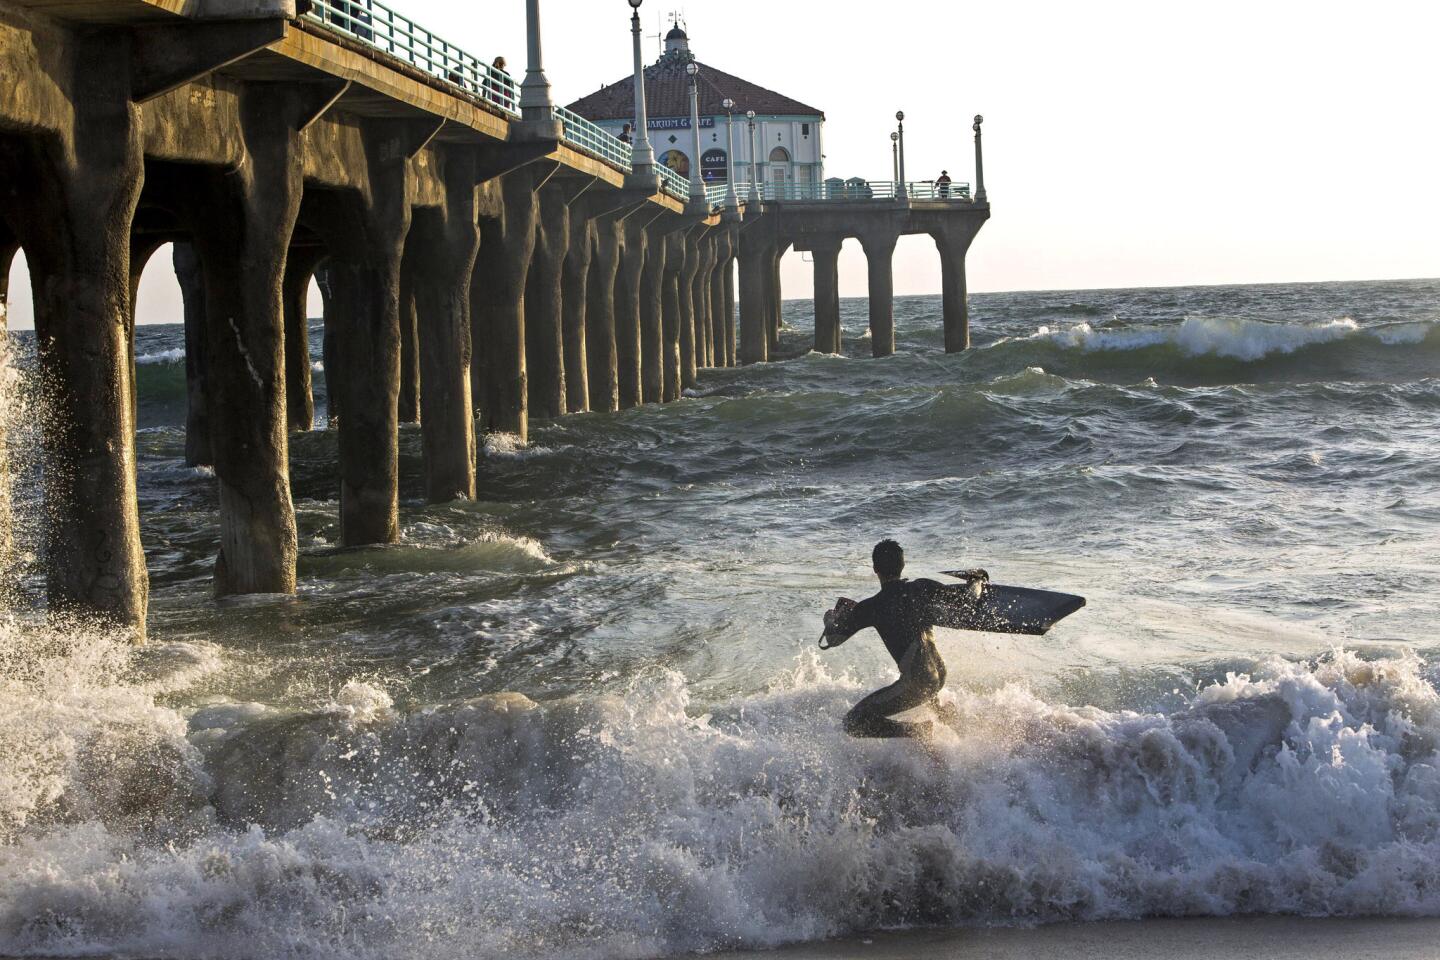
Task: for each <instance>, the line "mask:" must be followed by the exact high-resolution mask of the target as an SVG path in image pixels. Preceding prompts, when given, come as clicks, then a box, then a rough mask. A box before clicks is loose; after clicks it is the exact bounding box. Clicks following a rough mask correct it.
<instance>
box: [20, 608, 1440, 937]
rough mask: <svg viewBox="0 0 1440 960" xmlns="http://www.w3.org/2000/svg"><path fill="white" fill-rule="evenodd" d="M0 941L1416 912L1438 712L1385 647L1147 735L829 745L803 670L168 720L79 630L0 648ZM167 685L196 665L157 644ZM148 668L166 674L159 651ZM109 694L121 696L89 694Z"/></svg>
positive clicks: (1059, 710)
mask: <svg viewBox="0 0 1440 960" xmlns="http://www.w3.org/2000/svg"><path fill="white" fill-rule="evenodd" d="M0 643H3V644H4V648H3V654H0V655H3V657H4V660H5V666H6V668H7V669H6V670H5V671H4V672H3V674H0V676H3V678H4V679H3V680H0V685H3V686H0V692H3V694H4V695H3V697H0V704H4V709H5V711H6V713H7V716H5V717H4V721H5V722H4V723H0V758H3V760H4V761H5V762H4V763H3V764H0V770H3V771H4V774H3V775H0V800H3V804H0V809H3V811H4V815H3V819H0V839H3V843H0V873H3V874H4V875H5V876H6V877H7V881H6V883H5V884H3V885H0V950H3V951H6V952H9V953H13V954H20V955H25V954H30V955H39V954H54V953H78V952H85V951H94V950H105V951H119V952H127V953H143V954H145V955H156V956H161V955H177V956H178V955H196V954H202V955H205V956H216V957H249V956H256V955H268V956H286V957H299V956H304V957H337V958H338V957H386V956H395V955H397V953H404V954H405V955H408V956H414V957H437V958H440V957H453V956H458V955H463V956H487V957H488V956H497V957H498V956H535V957H562V956H563V957H578V956H596V957H598V956H631V957H642V956H653V955H663V954H671V953H677V952H680V951H686V950H697V949H713V948H719V947H725V946H768V945H774V944H779V943H782V942H787V941H795V940H805V939H813V938H817V937H825V936H834V935H844V934H846V933H850V932H853V931H857V930H865V929H873V928H875V927H880V926H891V925H913V924H935V923H939V924H952V925H953V924H981V923H984V924H996V923H998V924H1013V923H1034V922H1047V921H1058V920H1067V919H1083V920H1093V919H1102V918H1130V917H1144V916H1185V915H1191V914H1206V915H1217V914H1218V915H1224V914H1233V913H1298V914H1315V915H1355V914H1386V915H1435V914H1437V913H1440V866H1437V864H1440V756H1437V746H1440V695H1437V693H1436V690H1435V688H1434V686H1433V685H1432V683H1431V682H1430V680H1429V679H1428V677H1427V673H1426V670H1425V669H1424V667H1423V665H1422V664H1421V662H1420V661H1419V660H1418V659H1415V658H1413V657H1411V658H1406V659H1398V660H1388V661H1380V662H1366V661H1364V660H1362V659H1360V658H1359V657H1357V656H1356V655H1354V654H1352V653H1345V652H1339V653H1336V654H1333V655H1331V656H1328V657H1324V658H1321V659H1320V660H1318V661H1313V662H1309V663H1291V662H1285V661H1281V660H1272V661H1269V662H1265V663H1262V664H1259V665H1257V666H1255V667H1254V668H1253V669H1251V670H1250V671H1249V672H1247V673H1232V674H1230V675H1227V676H1225V677H1223V678H1217V679H1216V680H1214V681H1213V682H1211V683H1209V684H1208V685H1205V686H1203V687H1202V688H1201V689H1199V691H1198V692H1197V693H1196V694H1195V695H1194V696H1193V697H1191V698H1190V702H1189V703H1188V705H1186V706H1184V707H1183V708H1181V709H1176V710H1171V711H1169V712H1159V711H1133V712H1132V711H1114V712H1111V711H1106V710H1101V709H1098V708H1076V707H1071V706H1067V705H1063V704H1059V703H1054V702H1049V701H1047V700H1046V699H1044V698H1043V697H1042V696H1040V695H1039V694H1038V693H1037V692H1035V691H1034V690H1031V689H1029V688H1026V687H1023V686H1008V687H1005V688H1003V689H999V690H997V691H994V692H990V693H974V692H968V691H955V694H954V697H955V707H956V711H957V714H958V717H959V721H958V724H957V726H956V728H955V731H954V732H948V731H947V732H944V733H943V734H942V737H941V738H940V739H939V740H938V742H936V743H935V744H933V745H932V746H931V747H930V748H928V749H926V748H922V747H921V746H919V745H916V744H909V743H883V742H874V743H856V742H854V741H850V740H848V739H846V738H845V737H844V736H843V735H842V734H841V733H840V731H839V730H838V728H837V724H836V720H837V718H838V717H839V716H840V715H841V713H842V712H843V711H844V710H845V709H846V707H847V706H848V705H849V704H850V703H851V702H852V701H853V700H854V699H856V697H857V696H859V694H860V693H861V692H862V690H861V687H860V686H859V685H858V684H857V683H855V682H854V681H851V680H848V679H845V678H837V677H834V676H831V675H829V674H827V673H825V672H824V671H823V670H822V669H820V668H819V667H818V666H816V665H815V664H814V663H813V662H809V661H802V662H801V663H799V664H797V667H796V669H795V671H794V673H793V674H791V675H789V676H788V677H785V678H783V679H782V680H780V681H777V682H776V683H775V684H774V685H773V687H772V689H771V690H770V691H769V692H767V693H763V694H757V695H750V696H746V697H743V698H741V699H738V700H733V701H728V702H718V703H713V704H705V705H701V704H696V703H693V702H692V701H691V699H690V695H689V694H687V692H686V685H685V683H684V681H683V679H682V678H681V677H679V676H678V675H676V674H674V673H671V672H668V671H664V670H660V669H655V670H651V671H648V672H646V673H644V674H642V675H641V676H638V677H636V678H635V679H634V680H633V681H632V683H631V685H630V687H629V688H628V690H627V691H626V692H625V693H624V694H623V695H617V696H612V697H573V698H567V699H561V700H557V701H553V702H549V703H543V704H541V703H535V702H532V701H531V700H529V699H527V698H525V697H523V696H521V695H519V694H500V695H493V696H485V697H479V698H475V699H471V700H465V701H460V702H451V703H445V704H434V705H430V706H427V707H424V708H423V709H415V710H407V709H401V708H398V707H397V706H396V704H395V703H394V701H393V700H392V697H391V695H390V693H389V692H388V691H387V690H386V689H385V688H384V687H383V686H382V685H377V684H374V683H368V682H364V681H352V682H351V683H349V684H347V685H346V686H345V687H343V688H342V689H340V690H338V691H337V692H336V693H335V694H334V695H333V697H332V698H331V700H330V702H328V703H326V704H324V705H322V706H320V707H319V708H317V709H311V710H305V711H295V710H285V709H280V708H276V707H272V706H266V705H262V704H256V703H237V702H216V703H212V704H210V705H208V706H202V707H200V708H198V709H196V710H194V711H193V712H191V713H190V714H189V715H188V716H185V715H182V714H181V713H180V712H178V711H176V710H174V709H170V708H167V707H165V706H163V705H162V701H163V693H164V692H166V691H170V690H173V689H174V687H175V682H174V680H173V678H172V679H170V680H167V679H166V676H165V673H164V671H158V672H157V670H156V665H155V663H154V662H153V660H152V663H151V664H150V673H149V674H148V676H145V677H140V676H137V665H136V663H135V658H136V656H137V655H136V654H134V653H133V652H131V651H129V650H128V648H124V647H122V646H120V645H119V644H117V643H114V642H112V641H110V640H108V639H107V638H105V637H104V636H103V635H101V634H97V633H96V632H95V631H78V632H72V633H68V634H67V633H56V632H53V631H50V632H46V631H40V632H36V631H34V630H33V629H29V628H26V629H21V628H17V627H16V626H15V625H13V624H11V625H9V626H7V627H6V629H5V630H4V631H3V632H0ZM184 652H185V654H186V655H185V656H176V657H173V660H174V661H175V662H176V663H178V664H180V665H181V666H180V667H177V670H179V669H183V670H185V671H190V673H191V674H192V675H204V674H205V673H207V672H208V671H211V670H216V669H221V667H222V665H221V664H219V663H218V660H217V658H216V657H215V656H214V654H213V651H210V650H208V649H202V650H198V651H197V650H193V649H190V650H186V651H184ZM162 659H167V658H162ZM114 677H126V678H129V679H127V680H126V681H125V682H116V681H115V680H113V679H111V678H114Z"/></svg>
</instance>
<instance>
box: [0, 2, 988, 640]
mask: <svg viewBox="0 0 1440 960" xmlns="http://www.w3.org/2000/svg"><path fill="white" fill-rule="evenodd" d="M642 3H643V0H629V5H630V7H631V8H632V9H633V10H634V12H633V13H632V16H631V21H630V25H631V40H632V48H633V52H634V61H635V66H636V73H637V76H639V75H641V74H642V73H643V67H642V63H641V56H640V22H639V13H638V8H639V6H640V5H641V4H642ZM540 6H541V4H540V0H525V9H526V21H527V34H528V44H527V47H528V49H527V63H526V69H525V75H524V79H523V81H521V82H518V83H517V82H516V81H515V80H514V79H513V78H511V77H510V76H509V75H508V74H507V73H505V72H504V71H501V70H498V69H496V68H495V67H493V66H492V65H491V59H490V58H489V57H486V56H480V55H476V54H474V53H471V52H467V51H466V50H465V49H464V48H462V47H460V46H458V45H456V44H454V43H452V42H451V41H449V40H447V39H445V38H442V37H439V36H437V35H435V34H434V33H433V32H431V31H429V30H427V29H425V28H424V27H423V26H421V25H419V24H417V23H415V22H414V21H412V20H411V19H409V18H408V17H406V16H405V15H404V14H403V13H401V12H400V11H398V10H396V9H393V8H391V7H388V6H386V5H385V4H383V3H380V2H378V0H0V76H3V77H5V78H6V81H7V82H6V84H5V88H4V92H3V95H0V304H4V303H5V301H6V294H7V291H6V289H5V287H6V285H7V284H8V277H9V272H10V265H11V263H12V261H13V259H14V257H15V256H16V254H17V252H18V251H20V250H22V249H23V250H24V252H25V254H26V261H27V263H28V264H29V267H30V271H31V279H32V287H33V289H34V291H35V304H34V306H35V328H36V339H37V344H38V361H37V362H38V367H39V371H38V372H39V375H40V377H41V379H42V381H43V383H44V387H45V390H44V393H45V402H46V405H47V410H46V415H45V417H44V430H43V433H44V437H43V448H44V449H43V451H41V454H42V457H43V462H44V464H45V469H44V471H43V484H44V488H43V495H44V500H45V504H44V510H43V511H42V516H43V520H42V524H43V530H42V536H43V543H41V544H40V545H39V546H40V553H41V560H40V563H41V565H42V568H43V572H44V575H45V580H46V601H47V603H48V605H49V607H50V609H52V610H76V611H79V612H81V613H83V614H85V615H87V616H94V617H100V618H105V619H108V620H110V621H113V622H115V623H117V624H122V625H128V626H131V627H133V628H135V635H136V637H137V638H143V636H144V625H145V620H146V612H147V605H148V577H147V573H146V564H145V555H144V551H143V549H142V546H141V540H140V530H139V522H140V521H139V511H138V503H137V491H136V472H135V459H136V447H135V386H134V385H135V350H134V324H135V316H134V303H135V295H136V289H137V286H138V283H139V280H140V276H141V273H142V271H143V270H144V269H145V267H146V264H147V263H148V262H149V261H150V259H151V258H152V256H153V255H154V253H155V252H156V251H157V250H158V249H160V248H161V247H162V246H163V245H164V244H167V243H173V244H174V245H175V257H174V268H175V269H176V272H177V276H178V278H179V280H180V283H181V287H182V290H183V291H184V293H185V344H186V378H187V396H188V397H189V403H190V412H189V420H188V426H187V432H188V437H187V459H188V460H189V462H190V463H192V464H195V465H202V464H203V465H207V466H211V467H213V469H214V474H215V482H216V485H217V491H218V503H219V524H218V537H217V539H218V542H219V548H218V551H217V556H216V560H215V566H214V585H215V592H216V593H217V595H220V596H227V595H235V594H286V593H293V592H294V591H295V588H296V559H297V555H298V552H299V548H298V537H297V532H296V521H295V509H294V505H293V502H292V498H291V493H290V471H289V438H290V435H291V434H292V432H296V431H306V430H310V429H312V428H313V421H314V402H313V399H312V390H311V382H310V372H311V371H310V363H309V343H308V336H309V333H308V323H307V317H306V291H307V290H308V288H309V285H310V283H311V279H312V277H315V276H317V273H318V274H319V275H321V276H323V280H324V282H323V284H322V287H323V290H324V292H325V301H326V303H325V317H324V321H325V342H324V356H325V359H324V369H325V376H326V379H327V382H328V385H329V395H330V408H331V424H330V429H333V430H334V431H335V433H336V434H337V447H338V462H337V466H336V473H337V479H338V486H339V491H340V497H339V529H340V539H341V542H342V544H343V545H345V546H360V545H367V544H376V543H389V542H393V541H395V540H396V539H398V537H399V529H400V527H399V448H398V431H399V426H400V424H401V423H402V422H407V421H408V422H418V424H419V429H420V432H421V446H422V450H423V466H422V470H423V489H424V490H425V495H426V497H427V499H428V500H430V501H431V502H436V503H440V502H448V501H451V500H455V499H464V498H472V499H473V498H474V497H475V496H476V493H477V491H476V465H477V457H478V456H483V453H482V452H481V451H482V450H483V445H482V444H479V443H477V439H476V437H477V433H487V432H504V433H510V434H515V435H518V436H519V437H520V438H521V439H522V440H523V439H524V438H525V437H526V435H527V432H528V429H529V424H530V421H531V419H532V418H554V417H560V416H564V415H567V414H571V413H579V412H585V411H618V410H621V409H624V408H627V407H633V406H635V405H637V404H641V403H653V402H664V401H670V400H675V399H677V398H678V397H680V396H681V393H682V391H683V389H684V388H686V387H689V386H692V385H694V384H695V383H696V379H697V376H698V371H699V370H701V369H703V368H706V367H720V366H729V365H733V364H735V363H737V362H740V363H753V362H760V361H764V360H766V359H768V358H769V356H770V351H771V350H772V349H773V347H774V345H775V342H776V337H778V332H779V317H780V299H781V290H780V283H779V258H780V256H781V255H783V254H784V253H785V251H786V250H788V249H790V248H792V247H793V248H795V249H800V250H808V251H811V252H813V254H814V259H815V270H816V303H815V315H816V332H815V346H816V349H820V350H824V351H829V352H833V351H836V350H838V349H839V348H840V327H839V299H838V287H837V277H836V257H837V255H838V252H839V248H840V244H841V243H842V242H843V241H844V240H845V239H846V238H852V237H854V238H858V239H859V240H860V241H861V243H862V244H863V245H864V248H865V252H866V254H867V257H868V259H869V276H870V333H871V336H870V343H871V349H872V351H873V353H874V354H875V355H877V356H883V355H885V354H888V353H890V352H893V350H894V342H895V340H894V324H893V305H892V299H893V298H892V286H893V285H892V282H891V264H890V260H891V255H892V253H893V251H894V248H895V243H896V241H897V239H898V237H899V236H901V235H904V234H911V233H923V234H928V235H930V236H931V237H932V238H934V240H935V243H936V245H937V250H938V252H939V254H940V257H941V263H942V274H943V277H944V320H943V322H944V327H945V343H946V348H947V349H949V350H962V349H964V348H965V347H966V346H968V343H969V321H968V315H967V312H966V296H965V291H966V284H965V255H966V251H967V250H968V248H969V245H970V243H971V241H972V240H973V239H974V237H975V235H976V233H977V232H978V231H979V229H980V227H981V226H982V225H983V223H984V222H985V220H986V219H988V217H989V215H990V206H989V202H988V200H987V198H986V194H985V189H984V175H983V166H982V156H981V151H980V120H979V118H978V117H977V118H976V123H975V127H974V130H975V164H976V176H975V187H974V189H973V191H972V190H971V189H970V187H969V186H968V185H966V184H954V185H951V186H948V187H946V188H945V189H940V188H937V187H935V186H934V185H927V184H917V183H907V182H906V181H905V178H904V176H903V173H902V174H901V175H899V176H897V177H894V178H892V179H890V180H888V181H887V180H884V179H880V180H875V181H868V182H866V181H859V182H856V181H850V182H847V183H845V184H842V185H841V186H840V187H838V188H836V187H833V186H832V185H831V184H830V183H827V182H824V181H814V180H813V179H812V181H810V182H807V183H805V184H803V185H800V184H798V183H797V182H796V181H795V177H796V176H798V175H797V174H795V173H794V170H798V169H799V167H792V168H790V169H787V171H786V174H785V179H784V180H783V181H780V180H779V179H778V178H776V177H775V176H774V175H773V173H772V174H771V179H770V180H768V181H767V182H765V183H761V182H759V181H758V179H757V178H753V177H752V178H751V182H749V183H748V185H747V186H748V189H746V190H744V191H743V192H742V191H741V190H740V189H738V188H739V187H740V185H741V184H740V183H739V179H740V178H739V177H737V176H735V175H730V176H728V177H727V179H726V180H725V181H723V182H711V183H708V184H707V183H706V182H705V180H704V179H703V178H702V176H701V170H700V169H699V168H697V167H696V166H695V165H694V164H692V165H691V168H690V176H689V177H688V178H687V177H685V176H682V175H681V174H680V173H678V172H677V171H676V170H675V169H674V168H673V167H672V166H668V165H666V164H662V163H658V162H657V154H656V151H655V149H654V146H653V145H652V143H651V142H650V137H649V135H648V133H649V129H648V127H649V125H648V119H647V114H648V111H647V105H646V93H647V91H646V87H647V83H645V82H639V83H635V84H634V85H633V87H632V90H633V92H634V95H635V110H634V116H635V117H637V118H638V121H639V122H638V124H637V129H636V136H635V138H634V143H633V144H631V143H626V142H623V141H621V140H619V139H617V138H616V137H615V136H613V135H611V134H610V133H609V132H607V131H606V130H605V129H604V128H602V127H601V126H599V125H598V124H596V123H595V122H593V121H591V120H588V119H586V118H585V117H583V116H581V115H579V114H578V113H576V112H574V111H572V110H568V109H566V108H563V107H558V106H556V105H555V104H554V102H553V99H552V97H551V93H550V83H549V80H548V78H547V74H546V65H545V64H544V63H543V61H542V55H541V54H542V43H541V11H540ZM619 32H620V31H618V30H617V33H619ZM681 40H682V38H680V37H673V38H672V41H674V42H675V43H676V44H677V45H678V44H679V43H680V42H681ZM677 51H680V52H684V51H683V50H680V48H679V47H678V46H677V47H675V48H672V51H671V54H672V55H676V56H677V60H678V55H677ZM692 67H694V69H691V68H692ZM700 71H701V68H700V67H699V65H697V64H695V63H694V62H693V61H692V62H687V63H685V64H684V75H685V76H686V77H687V79H688V81H689V84H688V88H689V89H688V94H689V100H690V109H689V116H690V119H691V123H690V125H689V128H688V131H687V132H688V133H689V135H690V140H689V144H690V149H691V152H690V153H689V156H702V164H703V151H702V150H701V149H700V148H701V147H702V146H703V141H702V140H700V134H701V133H702V132H703V128H702V125H701V124H700V122H699V119H698V118H699V103H700V93H699V87H700V84H701V82H702V81H701V79H700V77H701V76H703V74H701V72H700ZM742 92H743V91H742ZM726 100H731V101H736V98H735V96H734V95H733V94H732V95H730V96H727V97H726ZM738 105H739V104H738V102H736V106H738ZM666 109H667V110H673V109H674V108H673V107H671V106H667V108H666ZM727 109H730V110H734V109H735V107H727ZM746 112H747V113H748V110H747V111H746ZM757 113H758V111H757ZM813 116H814V117H816V118H819V119H817V120H816V126H815V127H814V128H813V131H812V134H811V136H813V137H814V139H815V141H816V146H815V150H816V153H815V154H814V156H815V157H818V156H819V153H818V151H819V137H820V134H819V127H818V124H819V122H820V120H823V115H821V114H819V113H818V112H816V113H815V114H813ZM795 135H796V136H798V137H799V138H800V140H799V141H791V142H792V144H795V145H796V147H797V153H798V150H799V148H798V144H799V143H800V142H803V140H804V137H805V136H806V135H805V133H804V131H803V129H800V130H799V131H798V133H796V134H795ZM781 136H782V137H783V136H784V133H783V132H782V133H781ZM665 142H667V143H668V139H667V140H666V141H665ZM680 142H684V140H683V138H681V137H678V136H677V143H680ZM671 146H672V147H673V146H674V145H671ZM663 153H664V151H663V150H662V151H660V154H661V155H663ZM756 155H757V156H759V154H758V153H757V154H756ZM900 156H901V158H902V160H901V164H900V167H901V170H902V171H903V149H902V150H901V151H900ZM793 158H794V155H793V154H792V164H793V163H794V162H796V161H794V159H793ZM727 159H729V158H727ZM765 162H769V161H765ZM777 162H778V161H777ZM729 165H730V166H731V167H732V168H733V166H734V162H733V159H730V160H729ZM801 165H803V163H802V164H801ZM760 166H762V167H763V166H764V163H763V162H762V164H760ZM772 166H773V165H772ZM951 166H958V165H957V164H952V165H951ZM737 264H738V271H737ZM737 306H738V311H737ZM3 315H4V312H3V310H0V316H3ZM3 422H4V421H3V419H0V423H3ZM3 449H4V438H3V437H0V451H3ZM3 463H4V457H0V467H3ZM6 484H8V479H7V478H4V477H0V486H3V485H6ZM3 507H4V498H0V526H3V525H5V524H7V523H8V521H9V518H8V516H7V515H5V514H4V510H3ZM6 542H8V537H7V536H6V532H5V530H4V529H0V545H3V544H5V543H6ZM3 562H4V558H3V557H0V563H3Z"/></svg>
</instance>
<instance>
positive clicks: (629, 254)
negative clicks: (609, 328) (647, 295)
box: [615, 216, 649, 410]
mask: <svg viewBox="0 0 1440 960" xmlns="http://www.w3.org/2000/svg"><path fill="white" fill-rule="evenodd" d="M646 226H647V224H646V222H645V221H644V219H643V218H642V217H639V216H634V217H630V218H628V219H627V220H626V221H625V246H624V251H623V255H622V256H621V259H620V279H619V283H618V284H617V286H616V290H615V360H616V364H617V366H618V368H619V387H620V409H622V410H624V409H627V408H629V407H634V406H638V405H639V404H640V402H641V400H642V397H641V390H640V383H641V375H640V362H641V359H642V358H641V348H640V287H641V281H642V280H643V279H644V272H645V253H646V247H647V245H648V241H649V232H648V231H647V230H646Z"/></svg>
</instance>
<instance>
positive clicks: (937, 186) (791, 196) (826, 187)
mask: <svg viewBox="0 0 1440 960" xmlns="http://www.w3.org/2000/svg"><path fill="white" fill-rule="evenodd" d="M759 186H760V199H762V200H768V201H786V200H788V201H795V202H804V203H824V202H829V201H843V200H848V201H852V202H853V201H856V200H895V199H898V197H899V186H900V185H899V184H898V183H896V182H895V181H893V180H847V181H845V182H843V183H834V182H831V183H796V182H793V181H787V182H784V183H776V182H769V183H762V184H760V185H759ZM729 192H730V191H729V186H728V185H727V184H724V183H709V184H706V186H705V199H706V200H708V201H709V202H710V203H712V204H717V203H724V202H725V198H726V197H727V196H729ZM750 192H751V185H750V184H749V183H747V182H739V183H736V184H735V193H736V195H737V196H738V197H739V198H740V202H741V203H744V202H745V201H746V200H748V199H750ZM905 193H906V198H907V199H909V200H925V201H934V200H938V201H941V202H948V203H970V202H971V198H970V184H968V183H949V184H944V183H936V182H935V181H933V180H924V181H916V182H913V183H906V184H905Z"/></svg>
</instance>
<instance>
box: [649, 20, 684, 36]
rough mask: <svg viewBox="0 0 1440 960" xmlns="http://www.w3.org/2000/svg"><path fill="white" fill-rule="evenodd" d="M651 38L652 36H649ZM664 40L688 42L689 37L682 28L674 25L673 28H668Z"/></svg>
mask: <svg viewBox="0 0 1440 960" xmlns="http://www.w3.org/2000/svg"><path fill="white" fill-rule="evenodd" d="M651 36H654V34H651ZM665 39H666V40H689V39H690V35H689V34H688V33H686V32H685V30H684V28H682V27H681V26H680V24H678V23H677V24H675V26H673V27H671V28H670V32H669V33H667V34H665Z"/></svg>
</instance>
